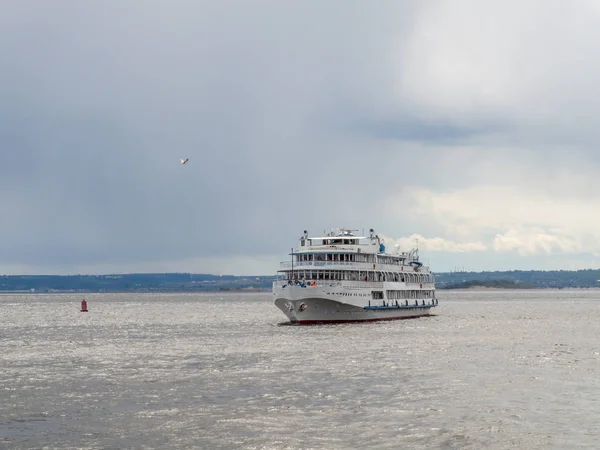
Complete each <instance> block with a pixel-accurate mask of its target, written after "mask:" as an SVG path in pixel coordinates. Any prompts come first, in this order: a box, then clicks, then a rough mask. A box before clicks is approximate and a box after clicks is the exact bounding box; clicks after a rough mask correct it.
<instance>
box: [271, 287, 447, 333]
mask: <svg viewBox="0 0 600 450" xmlns="http://www.w3.org/2000/svg"><path fill="white" fill-rule="evenodd" d="M325 290H329V291H330V290H331V289H322V288H312V287H309V288H303V287H299V286H287V287H286V288H284V289H276V290H274V296H275V306H277V307H278V308H279V309H280V310H281V311H282V312H283V313H284V314H285V315H286V317H287V318H288V319H289V321H290V322H291V323H293V324H298V325H313V324H327V323H344V322H372V321H381V320H399V319H412V318H417V317H423V316H429V315H431V314H432V312H431V310H432V308H434V307H436V306H437V300H432V299H429V300H413V301H411V303H410V304H408V305H407V304H406V303H407V302H404V303H403V302H398V303H396V302H395V301H387V302H386V301H379V302H374V301H370V300H368V298H367V297H366V294H365V295H364V296H363V297H362V298H360V299H358V300H355V297H349V298H348V299H346V298H343V297H341V296H338V295H328V294H327V293H325V292H324V291H325ZM361 291H362V290H361ZM362 292H365V291H362ZM357 294H358V295H360V291H359V292H358V293H357ZM369 296H370V292H369Z"/></svg>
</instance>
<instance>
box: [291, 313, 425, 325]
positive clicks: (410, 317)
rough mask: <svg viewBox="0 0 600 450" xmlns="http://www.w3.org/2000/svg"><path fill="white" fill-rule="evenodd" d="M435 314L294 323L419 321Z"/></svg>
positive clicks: (297, 322)
mask: <svg viewBox="0 0 600 450" xmlns="http://www.w3.org/2000/svg"><path fill="white" fill-rule="evenodd" d="M433 315H434V314H421V315H419V316H402V317H381V318H377V319H346V320H345V319H342V320H298V321H296V322H292V323H294V324H296V325H320V324H330V323H357V322H380V321H382V320H402V319H417V318H419V317H427V316H433Z"/></svg>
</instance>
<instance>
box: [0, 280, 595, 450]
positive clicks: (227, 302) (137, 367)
mask: <svg viewBox="0 0 600 450" xmlns="http://www.w3.org/2000/svg"><path fill="white" fill-rule="evenodd" d="M438 296H439V298H440V306H439V307H438V308H437V311H436V312H437V314H438V315H437V316H435V317H428V318H421V319H414V320H404V321H395V322H379V323H368V324H342V325H328V326H311V327H301V326H280V325H279V324H281V323H282V322H283V321H284V320H285V317H284V316H283V314H282V313H281V312H280V311H279V310H278V309H277V308H275V307H274V306H273V305H272V298H271V295H270V294H233V293H228V294H220V293H217V294H201V295H198V294H193V295H192V294H166V295H158V294H102V295H89V296H86V297H85V298H86V299H87V300H88V306H89V310H90V312H89V313H80V312H79V304H80V301H81V299H82V298H83V297H82V296H77V295H66V294H65V295H50V294H44V295H0V448H11V449H12V448H15V449H19V448H61V449H65V448H136V449H150V448H156V449H164V448H174V449H177V448H202V449H230V448H246V449H288V448H289V449H308V448H314V449H350V448H374V449H388V448H389V449H397V448H414V449H432V448H444V449H454V448H455V449H481V448H488V449H504V448H527V449H549V448H555V449H566V448H600V434H599V433H600V432H599V431H598V430H599V428H600V427H599V426H598V423H600V403H599V402H600V395H599V394H600V344H599V342H600V340H599V337H600V291H595V290H569V291H567V290H561V291H544V290H535V291H489V292H488V291H484V292H480V291H468V292H467V291H461V292H457V291H452V292H451V291H439V293H438Z"/></svg>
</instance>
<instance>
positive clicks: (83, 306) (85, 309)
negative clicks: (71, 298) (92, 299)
mask: <svg viewBox="0 0 600 450" xmlns="http://www.w3.org/2000/svg"><path fill="white" fill-rule="evenodd" d="M81 312H88V309H87V302H86V301H85V300H81Z"/></svg>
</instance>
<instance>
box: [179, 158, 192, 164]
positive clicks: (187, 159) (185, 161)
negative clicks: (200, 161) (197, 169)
mask: <svg viewBox="0 0 600 450" xmlns="http://www.w3.org/2000/svg"><path fill="white" fill-rule="evenodd" d="M180 159H181V158H180ZM189 159H190V158H185V159H182V160H181V164H185V163H187V162H188V161H189Z"/></svg>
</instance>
